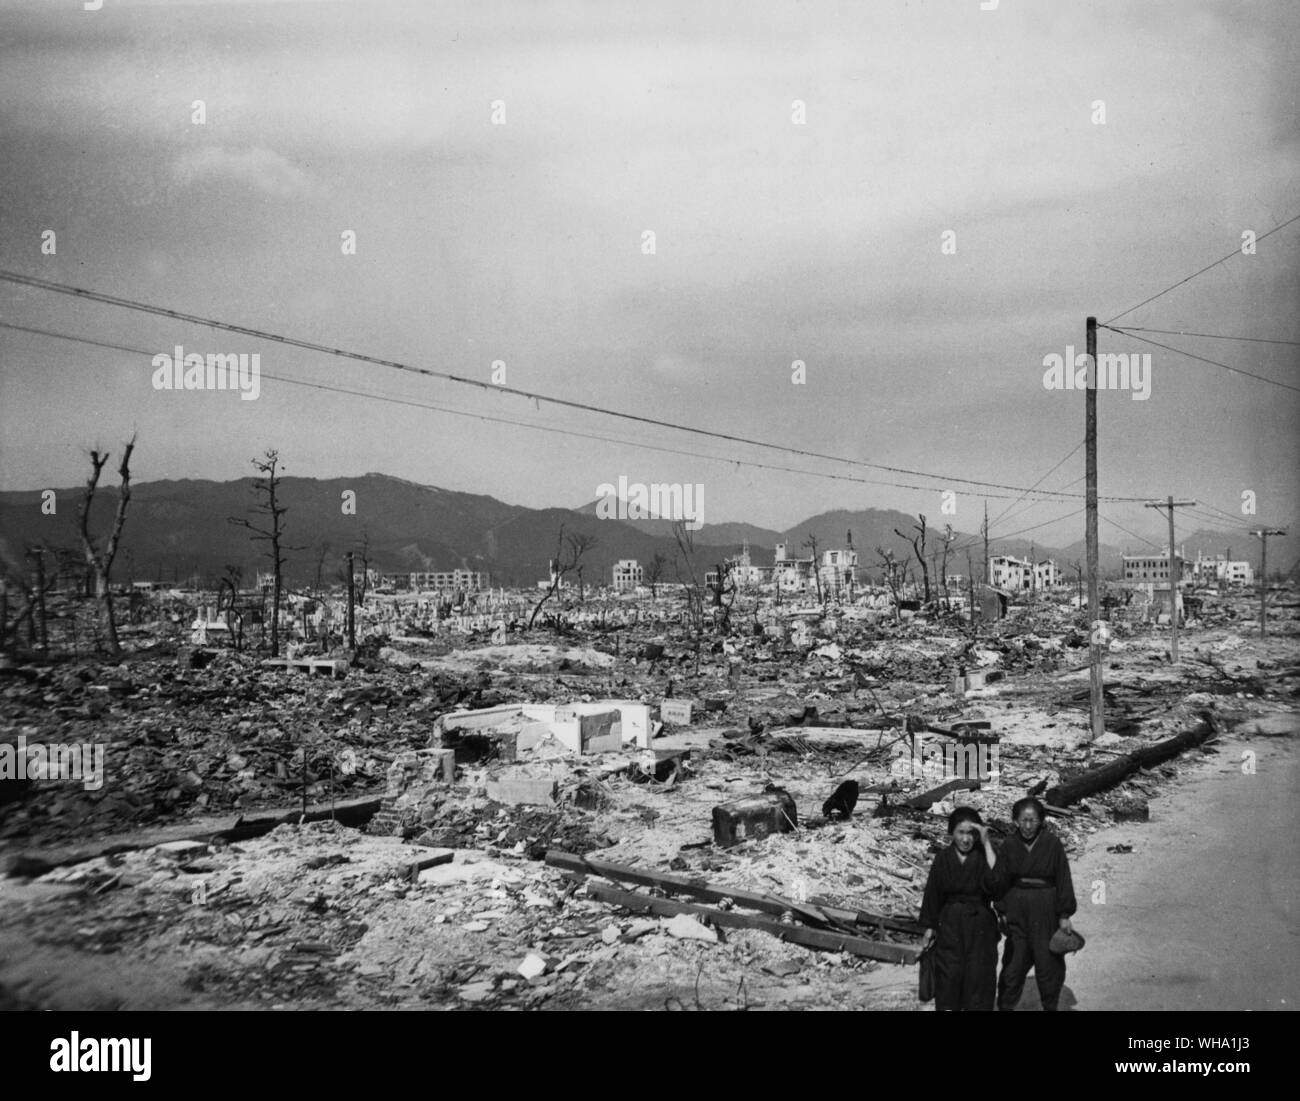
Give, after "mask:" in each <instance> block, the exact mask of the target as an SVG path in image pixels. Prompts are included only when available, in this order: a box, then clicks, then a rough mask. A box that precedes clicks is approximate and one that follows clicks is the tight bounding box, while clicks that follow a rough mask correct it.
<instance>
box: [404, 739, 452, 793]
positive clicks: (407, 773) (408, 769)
mask: <svg viewBox="0 0 1300 1101" xmlns="http://www.w3.org/2000/svg"><path fill="white" fill-rule="evenodd" d="M455 778H456V751H455V750H453V749H442V748H436V749H413V750H408V751H407V752H406V753H399V754H398V755H397V756H396V757H395V758H393V763H392V764H391V765H389V766H388V774H387V779H388V791H387V794H388V795H390V796H398V795H403V794H405V793H406V792H408V791H410V790H411V789H412V788H419V789H424V788H427V787H428V786H429V785H430V784H437V783H443V784H450V783H451V782H452V781H454V780H455Z"/></svg>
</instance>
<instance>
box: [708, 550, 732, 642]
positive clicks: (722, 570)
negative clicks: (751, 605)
mask: <svg viewBox="0 0 1300 1101" xmlns="http://www.w3.org/2000/svg"><path fill="white" fill-rule="evenodd" d="M731 568H732V564H731V563H730V562H719V563H718V564H717V565H716V566H715V567H714V570H713V572H714V580H713V581H712V582H711V583H710V584H709V591H710V592H712V593H713V622H714V624H715V625H716V626H717V628H718V631H719V632H720V633H721V634H726V633H728V632H729V631H730V630H731V606H732V605H733V604H735V602H736V579H735V578H734V577H732V576H731ZM728 582H730V584H728ZM728 594H729V595H730V596H731V599H730V600H728V601H724V600H723V599H722V598H723V597H724V596H727V595H728Z"/></svg>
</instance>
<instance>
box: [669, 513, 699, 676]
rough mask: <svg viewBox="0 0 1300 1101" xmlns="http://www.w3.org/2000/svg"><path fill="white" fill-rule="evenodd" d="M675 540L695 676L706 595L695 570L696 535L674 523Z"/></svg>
mask: <svg viewBox="0 0 1300 1101" xmlns="http://www.w3.org/2000/svg"><path fill="white" fill-rule="evenodd" d="M673 538H674V539H675V540H676V541H677V551H678V555H679V558H678V559H677V560H674V562H673V569H674V570H676V572H677V580H678V581H680V582H681V583H682V588H683V589H684V590H685V593H686V617H687V620H688V621H689V623H690V627H691V633H692V635H693V636H694V641H695V675H696V676H697V677H698V676H699V675H700V642H701V639H702V638H703V636H704V593H703V591H702V589H701V588H700V579H699V574H698V573H697V571H696V568H695V533H694V532H692V531H691V529H690V528H688V527H687V526H686V521H685V520H676V521H674V522H673ZM683 565H684V566H685V567H686V578H689V581H688V580H687V579H686V578H683V577H682V566H683Z"/></svg>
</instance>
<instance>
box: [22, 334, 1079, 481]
mask: <svg viewBox="0 0 1300 1101" xmlns="http://www.w3.org/2000/svg"><path fill="white" fill-rule="evenodd" d="M0 328H4V329H13V330H16V331H18V332H24V333H32V334H35V335H37V336H48V337H53V338H55V339H57V340H68V341H72V342H74V343H77V344H89V345H93V346H94V347H96V348H109V349H112V350H114V351H118V352H128V353H130V354H133V355H142V356H146V357H150V358H152V356H153V355H154V354H155V353H153V352H150V351H147V350H145V349H143V348H133V347H130V346H128V345H125V344H114V343H111V342H109V341H104V340H93V339H91V338H90V337H83V336H73V335H71V334H69V333H59V332H54V331H53V330H50V329H38V328H35V327H34V326H30V325H18V324H15V323H14V322H10V321H0ZM261 376H262V377H263V378H269V379H274V380H275V381H276V382H286V383H289V384H291V385H294V386H305V387H307V388H309V389H313V390H322V391H327V392H330V393H335V394H345V395H348V396H350V397H359V398H369V399H371V400H372V401H383V402H388V403H390V404H393V405H405V406H409V407H411V408H415V409H428V410H431V411H433V412H439V413H447V414H450V415H451V416H458V417H469V418H471V419H474V420H482V421H490V422H492V423H495V424H508V425H512V426H514V427H519V428H531V429H533V430H535V431H538V432H552V433H555V434H558V435H563V436H574V437H577V438H578V439H586V440H597V441H599V442H603V443H615V444H623V445H630V446H633V447H640V448H645V449H647V450H650V451H662V452H666V453H668V454H671V455H682V456H685V457H688V458H695V459H706V460H710V461H712V462H718V463H728V464H733V465H736V466H748V467H755V468H757V469H760V470H775V471H780V472H783V473H787V474H802V475H805V476H807V477H810V478H827V479H830V480H832V481H839V482H854V483H857V484H861V485H881V486H889V487H891V488H895V489H914V490H919V491H921V492H924V493H932V492H934V487H933V486H919V485H913V484H909V483H907V482H888V481H883V480H881V479H878V478H862V477H858V476H855V475H852V474H831V473H829V472H827V471H820V470H800V469H798V468H796V467H789V466H780V465H778V464H775V463H763V462H759V461H758V460H756V459H735V458H732V457H730V456H725V455H709V454H707V453H704V452H699V451H686V450H683V449H681V448H676V447H666V446H663V445H661V444H652V443H641V442H638V441H634V440H627V439H623V438H618V437H614V436H602V435H599V434H597V433H591V432H580V431H578V430H577V429H572V428H560V427H557V426H555V425H546V424H536V423H534V422H532V421H524V420H516V419H514V418H511V417H499V416H493V415H491V414H489V413H476V412H471V411H469V410H465V409H454V408H452V407H450V406H445V405H436V404H434V403H432V402H423V401H416V400H414V399H411V398H398V397H393V396H390V395H387V394H377V393H374V392H371V391H366V390H352V389H349V388H347V387H343V386H330V385H328V384H326V383H322V382H310V381H307V380H305V379H296V378H290V377H289V376H287V375H277V374H274V373H272V372H270V371H262V372H261ZM982 496H985V497H991V498H996V499H998V500H1006V499H1008V498H1011V497H1012V494H1010V493H985V494H982ZM1014 499H1015V500H1023V499H1024V494H1021V495H1020V496H1019V497H1016V498H1014ZM1056 501H1057V499H1056V498H1055V497H1039V498H1036V499H1035V501H1034V503H1036V504H1042V503H1056Z"/></svg>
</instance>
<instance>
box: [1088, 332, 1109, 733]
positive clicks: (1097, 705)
mask: <svg viewBox="0 0 1300 1101" xmlns="http://www.w3.org/2000/svg"><path fill="white" fill-rule="evenodd" d="M1088 371H1089V375H1088V387H1087V389H1086V390H1085V391H1084V401H1085V411H1084V445H1085V446H1084V453H1085V455H1086V456H1087V465H1086V468H1085V469H1086V474H1087V478H1088V486H1087V509H1088V515H1087V520H1086V523H1085V526H1084V538H1085V539H1086V541H1087V544H1088V616H1089V618H1090V619H1091V621H1092V626H1091V627H1090V628H1089V630H1088V676H1089V693H1088V712H1089V714H1090V715H1091V718H1092V737H1093V740H1094V741H1095V740H1096V739H1097V738H1100V737H1101V736H1102V735H1103V734H1105V733H1106V711H1105V708H1106V698H1105V696H1104V695H1103V694H1102V680H1101V675H1102V674H1101V646H1100V645H1099V644H1098V641H1097V623H1098V621H1099V620H1100V619H1101V605H1100V602H1099V600H1098V596H1097V568H1098V562H1097V559H1098V551H1097V319H1096V318H1095V317H1090V318H1088Z"/></svg>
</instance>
